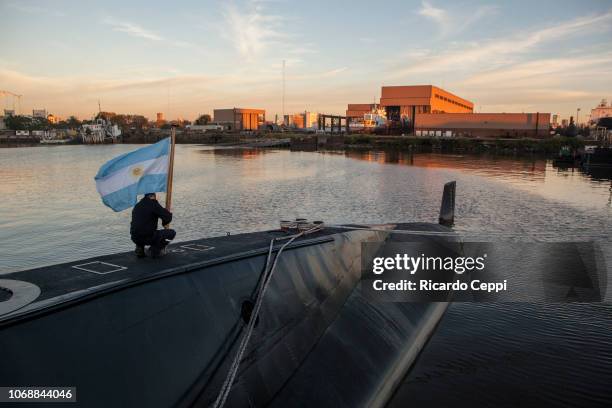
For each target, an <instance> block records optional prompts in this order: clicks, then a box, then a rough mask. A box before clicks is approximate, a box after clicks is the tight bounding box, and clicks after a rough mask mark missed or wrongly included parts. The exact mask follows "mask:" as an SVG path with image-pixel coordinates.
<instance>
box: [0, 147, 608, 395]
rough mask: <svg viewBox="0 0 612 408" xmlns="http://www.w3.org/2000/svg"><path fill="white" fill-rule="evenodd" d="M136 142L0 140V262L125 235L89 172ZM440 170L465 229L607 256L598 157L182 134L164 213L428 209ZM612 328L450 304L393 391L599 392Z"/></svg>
mask: <svg viewBox="0 0 612 408" xmlns="http://www.w3.org/2000/svg"><path fill="white" fill-rule="evenodd" d="M135 147H137V146H129V145H109V146H51V147H33V148H32V147H30V148H13V149H0V180H1V182H0V274H1V273H6V272H11V271H15V270H20V269H28V268H32V267H36V266H42V265H47V264H53V263H58V262H65V261H72V260H77V259H82V258H86V257H91V256H96V255H100V254H105V253H112V252H117V251H126V250H130V249H131V248H132V244H131V242H130V240H129V216H130V214H129V211H125V212H122V213H113V212H112V211H111V210H110V209H108V208H106V207H104V206H103V205H102V204H101V202H100V199H99V197H98V195H97V192H96V190H95V185H94V182H93V177H94V175H95V173H96V172H97V169H98V168H99V167H100V165H101V164H102V163H104V162H105V161H107V160H109V159H110V158H112V157H114V156H116V155H118V154H120V153H123V152H126V151H129V150H132V149H134V148H135ZM449 180H457V213H456V221H457V225H456V229H457V230H458V231H460V232H461V233H463V234H465V235H466V236H468V237H470V238H474V239H491V240H494V239H501V238H504V239H515V240H534V241H535V240H543V241H563V240H596V241H599V242H600V243H601V244H602V245H603V247H604V249H605V250H606V256H607V262H608V265H612V257H611V256H610V252H611V251H609V250H608V249H609V247H610V245H609V243H610V237H611V235H612V190H611V182H610V174H609V172H608V173H605V172H604V173H603V174H584V173H582V172H579V171H571V170H557V169H555V168H553V167H552V166H551V164H550V162H547V161H546V160H543V159H508V158H490V157H478V156H461V155H452V156H451V155H434V154H423V155H415V156H410V155H406V154H398V153H382V152H351V153H344V152H342V153H334V152H328V153H316V152H315V153H310V152H289V151H283V150H279V151H256V150H244V149H223V150H213V149H210V148H207V147H201V146H192V145H179V146H178V147H177V157H176V168H175V186H174V191H175V193H174V197H173V206H174V208H173V212H174V214H175V221H174V222H173V225H174V227H175V228H176V229H177V231H178V236H177V239H180V240H188V239H195V238H201V237H204V236H213V235H224V234H225V232H227V231H229V232H232V233H237V232H247V231H255V230H261V229H265V228H275V227H276V226H277V225H278V220H280V219H286V218H295V217H304V218H310V219H322V220H324V221H326V222H332V223H337V222H338V223H339V222H360V223H378V222H392V221H405V222H408V221H434V222H435V221H437V213H438V210H439V205H440V198H441V194H442V185H443V184H444V183H445V182H446V181H449ZM611 333H612V307H611V306H610V305H534V304H505V305H485V304H465V303H463V304H459V303H458V304H453V305H452V306H451V308H450V309H449V312H448V313H447V314H446V316H445V317H444V319H443V320H442V322H441V324H440V326H439V329H438V331H437V333H436V335H435V336H434V337H433V338H432V340H431V341H430V343H429V344H428V346H427V348H426V350H425V351H424V353H423V354H422V355H421V357H420V358H419V361H418V363H417V364H416V366H415V367H414V369H413V370H412V371H411V373H410V375H409V376H408V377H407V378H406V380H405V382H404V384H403V385H402V387H401V388H400V390H399V391H398V393H397V394H396V397H397V398H396V400H394V402H393V403H392V405H395V406H404V405H406V404H407V402H411V401H412V402H414V404H415V406H423V405H428V404H435V405H450V404H451V403H454V402H456V401H461V402H462V403H465V404H467V403H474V405H478V406H481V405H482V402H483V401H486V402H489V403H490V404H492V405H496V406H500V405H507V406H516V405H517V404H519V403H520V402H521V401H522V400H524V399H527V398H531V399H533V398H535V399H538V400H540V401H542V402H544V401H546V400H547V401H552V402H554V403H555V404H556V405H560V406H575V405H597V404H600V405H606V404H607V405H609V404H610V403H611V402H612V391H611V389H612V387H611V386H610V384H612V334H611ZM465 404H462V405H465Z"/></svg>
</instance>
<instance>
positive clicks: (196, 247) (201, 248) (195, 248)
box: [181, 244, 215, 251]
mask: <svg viewBox="0 0 612 408" xmlns="http://www.w3.org/2000/svg"><path fill="white" fill-rule="evenodd" d="M181 248H185V249H191V250H192V251H210V250H211V249H215V247H212V246H207V245H202V244H187V245H181Z"/></svg>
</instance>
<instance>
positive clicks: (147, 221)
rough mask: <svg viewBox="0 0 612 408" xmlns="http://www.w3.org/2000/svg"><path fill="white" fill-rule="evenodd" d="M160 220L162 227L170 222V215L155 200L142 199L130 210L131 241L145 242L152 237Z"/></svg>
mask: <svg viewBox="0 0 612 408" xmlns="http://www.w3.org/2000/svg"><path fill="white" fill-rule="evenodd" d="M160 218H161V220H162V225H166V224H169V223H170V221H172V213H171V212H170V211H168V210H166V209H165V208H164V207H162V206H161V205H160V204H159V202H158V201H157V200H151V199H150V198H147V197H144V198H142V199H141V200H140V201H139V202H138V204H136V205H135V206H134V209H133V210H132V223H131V224H130V234H131V235H132V239H135V238H136V239H140V240H147V239H150V238H152V237H153V234H154V233H155V231H157V220H158V219H160Z"/></svg>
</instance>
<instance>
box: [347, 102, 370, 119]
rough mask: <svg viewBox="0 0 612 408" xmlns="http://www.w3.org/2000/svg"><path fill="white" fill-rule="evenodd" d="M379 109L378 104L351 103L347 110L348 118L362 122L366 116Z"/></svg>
mask: <svg viewBox="0 0 612 408" xmlns="http://www.w3.org/2000/svg"><path fill="white" fill-rule="evenodd" d="M377 109H378V104H376V103H349V104H348V106H347V108H346V117H347V118H348V119H358V120H362V119H363V116H364V115H367V114H368V113H372V112H374V111H376V110H377Z"/></svg>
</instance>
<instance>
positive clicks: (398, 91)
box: [380, 85, 474, 123]
mask: <svg viewBox="0 0 612 408" xmlns="http://www.w3.org/2000/svg"><path fill="white" fill-rule="evenodd" d="M380 106H381V107H382V108H384V109H385V111H386V114H387V119H388V120H392V121H405V122H408V123H414V117H415V115H416V114H418V113H471V112H473V111H474V104H473V103H472V102H470V101H468V100H467V99H463V98H460V97H458V96H457V95H453V94H452V93H450V92H448V91H445V90H444V89H441V88H438V87H437V86H433V85H411V86H383V87H382V91H381V96H380Z"/></svg>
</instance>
